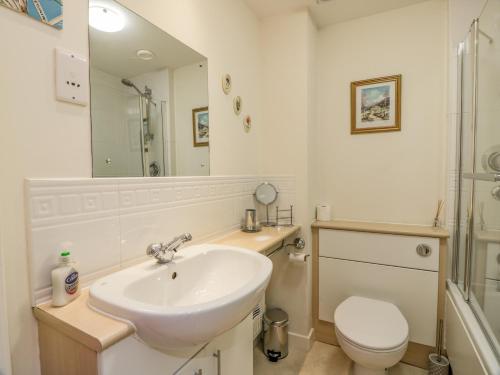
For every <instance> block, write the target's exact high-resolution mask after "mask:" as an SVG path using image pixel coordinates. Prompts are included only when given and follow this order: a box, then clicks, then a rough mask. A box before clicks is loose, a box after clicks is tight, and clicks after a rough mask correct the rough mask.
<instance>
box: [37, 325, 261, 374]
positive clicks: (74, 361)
mask: <svg viewBox="0 0 500 375" xmlns="http://www.w3.org/2000/svg"><path fill="white" fill-rule="evenodd" d="M38 333H39V341H40V361H41V368H42V375H137V374H144V375H220V374H224V375H227V374H239V375H253V319H252V316H251V315H249V316H248V317H246V318H245V319H244V320H243V321H242V322H241V323H239V324H238V325H237V326H236V327H234V328H233V329H231V330H229V331H227V332H225V333H223V334H222V335H220V336H218V337H216V338H215V339H214V340H212V341H211V342H210V343H208V344H206V345H201V346H197V347H193V348H184V349H178V350H170V351H160V350H156V349H153V348H151V347H149V346H148V345H146V344H145V343H143V342H142V341H140V340H139V339H138V338H136V337H135V336H134V335H128V336H127V337H126V338H123V339H122V340H120V341H118V342H116V343H114V344H113V345H111V346H109V347H107V348H105V349H104V350H102V351H99V350H98V349H97V350H96V348H95V347H92V348H91V347H89V346H87V345H88V343H87V342H86V341H85V340H84V339H83V340H81V341H77V340H75V339H74V338H73V337H70V335H72V334H70V332H66V331H65V330H64V329H62V330H58V329H55V328H54V327H52V326H50V325H48V324H45V323H44V322H42V321H40V320H39V322H38ZM68 334H70V335H68ZM82 337H83V336H82ZM214 354H217V355H218V357H216V356H214Z"/></svg>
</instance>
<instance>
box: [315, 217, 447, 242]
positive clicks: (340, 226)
mask: <svg viewBox="0 0 500 375" xmlns="http://www.w3.org/2000/svg"><path fill="white" fill-rule="evenodd" d="M312 227H313V228H320V229H336V230H348V231H355V232H370V233H383V234H397V235H402V236H417V237H432V238H448V237H450V234H449V233H448V231H447V230H446V229H443V228H434V227H426V226H420V225H407V224H387V223H368V222H362V221H343V220H332V221H315V222H314V223H313V224H312Z"/></svg>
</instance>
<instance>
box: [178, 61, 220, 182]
mask: <svg viewBox="0 0 500 375" xmlns="http://www.w3.org/2000/svg"><path fill="white" fill-rule="evenodd" d="M207 78H208V68H207V63H206V62H205V61H200V62H199V63H196V64H191V65H187V66H183V67H181V68H178V69H175V70H174V79H173V85H174V97H175V101H174V116H175V119H174V124H173V126H174V127H175V169H176V173H177V175H178V176H208V175H209V174H210V159H209V157H210V153H209V147H208V146H204V147H194V146H193V112H192V110H193V109H195V108H203V107H208V87H207ZM209 118H210V112H209ZM210 123H211V121H210ZM210 130H211V129H210ZM209 134H210V135H211V134H212V132H210V133H209ZM210 142H211V139H210Z"/></svg>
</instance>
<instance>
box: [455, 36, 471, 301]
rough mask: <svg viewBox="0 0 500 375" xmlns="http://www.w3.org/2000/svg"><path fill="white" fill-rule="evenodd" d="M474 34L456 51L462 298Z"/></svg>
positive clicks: (458, 260) (458, 271) (459, 281)
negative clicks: (458, 93) (465, 175)
mask: <svg viewBox="0 0 500 375" xmlns="http://www.w3.org/2000/svg"><path fill="white" fill-rule="evenodd" d="M474 40H475V38H474V30H473V29H471V31H470V32H469V33H468V35H467V38H466V39H465V41H464V42H462V43H461V44H460V45H459V50H458V85H459V87H458V90H459V92H460V95H459V98H458V113H459V115H458V121H459V124H460V126H459V134H458V140H457V149H458V152H457V155H458V160H457V197H456V206H455V211H456V212H455V216H456V223H455V225H456V230H455V237H454V247H455V256H454V261H455V262H456V264H455V267H454V272H455V275H454V279H455V280H456V282H457V284H458V286H459V288H460V290H461V291H462V293H463V294H464V296H465V295H466V294H467V293H468V291H467V283H466V272H465V270H466V268H467V267H468V264H467V259H468V252H469V242H468V241H469V234H468V223H469V222H470V220H471V215H470V214H471V209H472V207H471V204H470V201H471V194H472V190H473V181H472V180H471V179H465V178H464V177H463V176H464V174H471V173H473V168H472V166H473V162H472V159H473V158H472V152H473V141H472V140H473V138H474V137H473V133H474V129H473V97H474V95H473V92H474V79H475V75H474V66H475V65H474V56H475V54H474V45H475V43H474Z"/></svg>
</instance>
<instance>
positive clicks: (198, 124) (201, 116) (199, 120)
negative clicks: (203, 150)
mask: <svg viewBox="0 0 500 375" xmlns="http://www.w3.org/2000/svg"><path fill="white" fill-rule="evenodd" d="M208 136H209V126H208V107H202V108H195V109H193V146H194V147H204V146H208Z"/></svg>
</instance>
